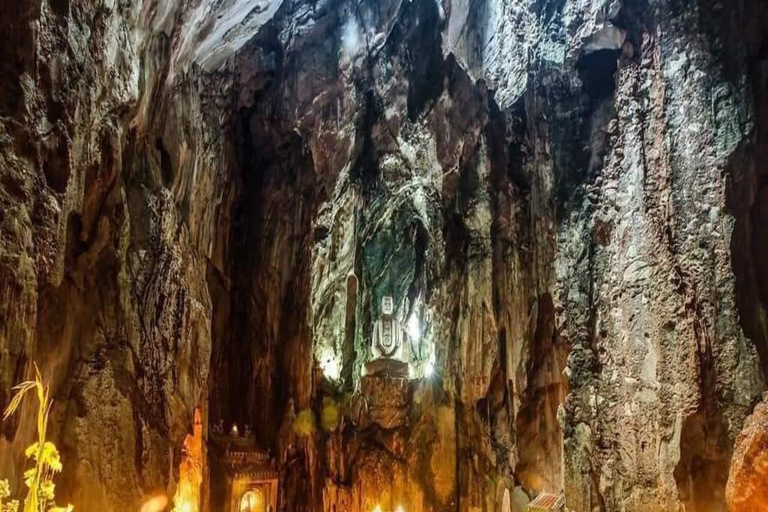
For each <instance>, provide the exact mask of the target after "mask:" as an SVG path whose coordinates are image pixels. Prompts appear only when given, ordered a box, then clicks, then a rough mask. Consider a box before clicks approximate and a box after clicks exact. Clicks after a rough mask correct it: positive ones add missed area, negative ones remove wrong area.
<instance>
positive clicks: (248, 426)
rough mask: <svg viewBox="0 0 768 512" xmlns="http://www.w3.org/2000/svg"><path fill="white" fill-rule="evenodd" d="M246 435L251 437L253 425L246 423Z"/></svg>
mask: <svg viewBox="0 0 768 512" xmlns="http://www.w3.org/2000/svg"><path fill="white" fill-rule="evenodd" d="M243 435H244V436H245V437H251V426H250V425H246V426H245V433H244V434H243Z"/></svg>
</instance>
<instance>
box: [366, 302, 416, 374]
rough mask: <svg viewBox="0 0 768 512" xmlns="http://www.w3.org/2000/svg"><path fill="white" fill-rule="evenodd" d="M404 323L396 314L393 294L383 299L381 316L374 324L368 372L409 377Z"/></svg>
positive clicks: (367, 365) (367, 366)
mask: <svg viewBox="0 0 768 512" xmlns="http://www.w3.org/2000/svg"><path fill="white" fill-rule="evenodd" d="M407 336H408V335H407V334H406V332H405V329H404V328H403V325H402V324H401V323H400V321H399V320H398V319H397V316H396V315H395V302H394V300H393V298H392V297H391V296H385V297H383V298H382V299H381V317H380V318H379V319H378V320H377V321H376V323H374V324H373V333H372V338H373V339H372V343H371V354H372V358H371V361H370V362H368V364H366V365H365V369H366V374H368V375H376V374H386V375H387V376H389V377H396V378H406V377H408V363H407V362H405V361H404V360H403V350H404V346H405V344H406V341H407V339H408V338H407Z"/></svg>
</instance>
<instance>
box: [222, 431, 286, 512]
mask: <svg viewBox="0 0 768 512" xmlns="http://www.w3.org/2000/svg"><path fill="white" fill-rule="evenodd" d="M213 430H214V432H213V433H212V434H211V441H212V443H211V445H212V457H211V459H212V472H211V475H212V476H211V478H212V482H211V487H212V490H211V501H212V504H213V505H215V506H217V510H222V511H223V512H274V511H276V510H277V500H278V473H277V469H276V468H275V464H274V461H273V460H272V458H271V457H270V454H269V453H268V452H265V451H263V450H261V449H260V448H259V447H258V445H257V443H256V439H255V436H253V435H252V433H251V431H250V429H249V428H248V427H245V428H244V430H243V432H242V433H241V432H240V431H239V429H238V428H237V426H236V425H233V426H232V429H231V430H230V432H229V433H224V432H223V428H222V425H221V423H220V424H219V426H218V427H216V428H214V429H213Z"/></svg>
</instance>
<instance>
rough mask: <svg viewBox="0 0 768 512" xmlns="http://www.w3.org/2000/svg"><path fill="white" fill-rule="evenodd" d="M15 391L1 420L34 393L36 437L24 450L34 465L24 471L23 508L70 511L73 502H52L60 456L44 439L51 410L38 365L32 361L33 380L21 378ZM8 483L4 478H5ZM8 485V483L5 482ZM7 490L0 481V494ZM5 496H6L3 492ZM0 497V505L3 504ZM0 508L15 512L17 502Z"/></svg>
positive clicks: (28, 511)
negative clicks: (25, 489) (70, 503)
mask: <svg viewBox="0 0 768 512" xmlns="http://www.w3.org/2000/svg"><path fill="white" fill-rule="evenodd" d="M13 391H15V392H16V394H15V395H14V396H13V398H12V399H11V403H10V404H8V407H7V408H6V409H5V414H4V415H3V420H7V419H8V418H9V417H10V416H11V415H12V414H13V413H15V412H16V411H17V410H18V409H19V407H20V406H21V402H22V400H23V399H24V397H25V396H26V395H27V394H28V393H31V392H33V391H34V392H35V394H36V395H37V441H36V442H35V443H32V444H31V445H30V446H29V447H28V448H27V449H26V451H25V452H24V454H25V455H26V457H27V458H28V459H32V460H33V461H34V466H33V467H32V468H30V469H28V470H27V471H25V472H24V484H25V485H26V486H27V487H28V488H29V491H27V497H26V498H25V499H24V509H23V512H72V509H73V507H72V505H68V506H67V507H58V506H56V504H55V501H54V499H55V489H56V487H55V485H54V483H53V477H54V476H55V475H56V474H57V473H60V472H61V470H62V465H61V456H60V455H59V450H58V449H57V448H56V445H54V444H53V443H51V442H49V441H46V431H47V428H48V416H49V415H50V412H51V405H53V402H52V401H51V395H50V389H49V388H48V386H45V385H44V384H43V378H42V377H41V375H40V369H39V368H38V367H37V365H36V364H35V380H29V381H26V382H22V383H21V384H19V385H18V386H16V387H14V388H13ZM5 483H6V484H7V481H5ZM6 487H7V485H6ZM2 494H10V490H9V489H6V488H3V487H2V483H0V496H2ZM6 497H7V496H6ZM2 499H3V498H1V497H0V505H2ZM13 503H14V502H11V503H9V508H7V510H6V508H0V512H15V511H16V510H17V509H18V502H16V503H15V508H11V507H10V506H11V505H12V504H13Z"/></svg>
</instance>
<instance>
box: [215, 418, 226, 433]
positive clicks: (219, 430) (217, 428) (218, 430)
mask: <svg viewBox="0 0 768 512" xmlns="http://www.w3.org/2000/svg"><path fill="white" fill-rule="evenodd" d="M213 433H214V434H223V433H224V420H222V419H221V418H219V421H217V422H216V424H215V425H214V426H213Z"/></svg>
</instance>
